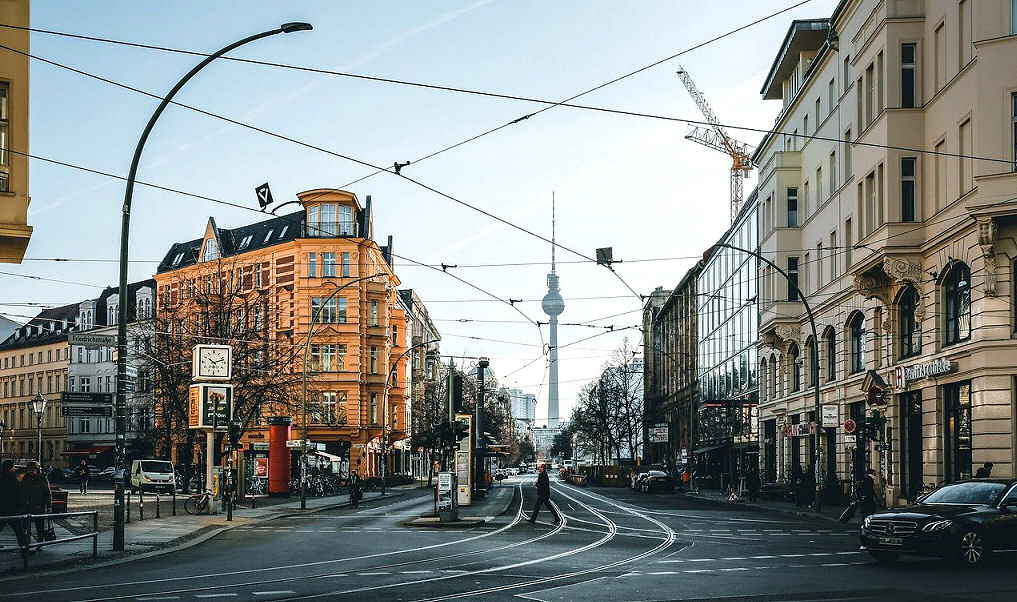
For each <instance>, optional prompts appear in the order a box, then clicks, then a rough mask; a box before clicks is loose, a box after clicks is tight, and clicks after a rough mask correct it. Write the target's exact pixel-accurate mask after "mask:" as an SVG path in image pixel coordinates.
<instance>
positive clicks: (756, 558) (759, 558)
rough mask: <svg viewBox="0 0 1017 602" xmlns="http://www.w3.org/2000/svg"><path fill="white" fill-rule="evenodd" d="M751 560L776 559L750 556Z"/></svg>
mask: <svg viewBox="0 0 1017 602" xmlns="http://www.w3.org/2000/svg"><path fill="white" fill-rule="evenodd" d="M750 558H752V559H753V560H763V559H768V558H776V556H750Z"/></svg>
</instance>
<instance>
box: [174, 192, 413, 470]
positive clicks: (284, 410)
mask: <svg viewBox="0 0 1017 602" xmlns="http://www.w3.org/2000/svg"><path fill="white" fill-rule="evenodd" d="M297 196H298V202H299V204H300V205H301V206H302V209H301V210H300V211H298V212H295V213H291V214H288V215H282V216H279V217H276V218H273V219H269V220H266V221H263V222H259V223H256V224H251V225H248V226H243V227H240V228H235V229H232V230H230V229H221V228H218V227H217V226H216V225H215V221H214V220H213V219H209V222H208V224H207V226H206V229H205V234H204V235H203V236H202V237H201V238H198V239H196V240H192V241H189V242H183V243H176V244H174V245H172V247H171V248H170V249H169V251H168V252H167V254H166V256H165V258H164V260H163V262H162V263H161V264H160V265H159V269H158V273H157V274H156V276H155V280H156V283H157V287H158V289H157V290H158V304H157V305H158V311H157V314H158V316H159V318H158V319H157V323H159V324H163V325H165V326H159V329H160V330H161V329H163V328H164V327H165V328H170V329H172V332H173V333H176V334H179V333H181V332H182V333H185V334H186V333H190V334H193V335H195V336H196V337H197V338H196V339H195V340H200V341H202V342H215V343H221V344H234V345H236V346H239V347H245V346H246V347H245V348H246V349H247V356H248V357H246V358H236V357H235V362H234V363H235V366H234V374H237V371H238V370H241V369H242V370H246V372H245V373H244V374H246V375H250V376H251V379H250V381H249V384H250V386H249V387H248V389H247V397H255V396H259V395H271V397H265V398H264V400H263V401H256V400H254V399H246V400H241V401H243V402H246V403H247V404H248V405H246V406H244V412H243V413H244V415H243V416H242V417H241V419H242V420H243V421H244V425H245V428H244V433H243V436H242V438H241V440H240V442H241V444H242V445H244V446H249V445H250V446H253V445H254V444H262V443H263V442H265V441H267V440H268V436H267V432H268V426H267V424H266V421H267V419H268V418H269V417H282V416H285V417H289V418H291V420H292V430H291V439H298V438H300V437H301V436H302V431H303V426H304V425H303V424H302V423H301V421H302V417H303V407H304V405H303V399H304V397H303V393H302V386H301V384H302V381H303V377H304V376H306V379H307V397H306V399H307V408H308V412H307V415H308V419H307V428H308V438H309V440H310V441H313V442H316V443H324V444H325V447H326V450H325V451H326V453H329V454H330V455H332V456H339V457H340V458H342V461H341V463H342V464H343V465H344V466H348V468H349V469H351V470H357V471H358V472H359V473H360V474H361V475H379V474H380V472H381V461H382V460H381V459H382V457H383V453H384V452H385V451H386V449H385V448H386V444H387V446H388V447H389V449H390V446H391V444H392V443H394V442H396V441H398V440H401V439H403V438H404V437H405V436H406V433H407V420H406V416H407V413H406V404H407V392H406V382H407V370H406V365H407V361H406V358H405V357H404V358H403V360H401V361H400V362H399V364H398V365H393V362H394V361H395V360H396V358H398V357H400V355H401V354H402V353H403V351H405V349H406V345H407V338H408V334H407V320H406V315H405V310H404V309H402V307H400V300H399V294H398V291H397V287H398V285H399V279H398V277H397V276H396V275H395V273H394V271H393V266H392V255H391V246H392V242H391V237H390V238H389V241H388V245H386V246H381V245H379V244H378V243H377V242H375V239H374V234H373V223H372V217H371V199H370V197H367V202H366V205H365V206H362V205H361V204H360V201H359V200H358V199H357V197H356V196H355V195H354V194H352V193H349V192H345V191H341V190H334V189H318V190H309V191H306V192H302V193H299V194H298V195H297ZM226 291H228V294H226ZM210 307H211V310H210V309H209V308H210ZM312 321H313V323H314V324H313V332H312ZM212 331H214V332H215V333H216V336H210V332H212ZM236 332H241V333H244V339H248V340H239V339H237V338H236V337H234V336H228V335H230V333H236ZM250 340H253V341H254V342H255V343H256V344H257V347H251V346H250V344H249V343H250ZM305 349H306V355H307V359H306V364H305ZM186 353H188V354H189V351H186ZM235 356H236V349H235ZM185 359H186V358H185ZM305 365H306V366H307V370H306V371H305V370H304V366H305ZM259 371H260V372H264V373H269V372H270V373H271V374H272V375H282V376H281V377H280V378H281V379H282V380H281V381H278V380H277V381H276V382H281V384H279V385H278V386H275V387H266V386H264V384H263V383H264V378H267V377H268V376H267V375H262V376H261V377H259ZM390 373H391V380H390V379H389V378H390V377H389V374H390ZM259 378H260V379H259ZM234 386H235V387H236V386H237V385H236V383H235V384H234ZM383 437H384V438H385V439H384V440H383ZM176 453H177V449H176V448H175V449H174V454H176ZM388 469H389V472H391V469H392V466H391V464H389V466H388Z"/></svg>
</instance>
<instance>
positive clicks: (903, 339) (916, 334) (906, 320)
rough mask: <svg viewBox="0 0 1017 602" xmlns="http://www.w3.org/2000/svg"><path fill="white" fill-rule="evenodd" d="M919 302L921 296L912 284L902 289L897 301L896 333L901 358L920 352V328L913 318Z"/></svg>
mask: <svg viewBox="0 0 1017 602" xmlns="http://www.w3.org/2000/svg"><path fill="white" fill-rule="evenodd" d="M921 302H922V298H921V296H919V294H918V290H917V289H916V288H915V287H913V286H909V287H907V288H906V289H904V292H903V293H901V295H900V299H899V300H898V302H897V329H898V332H897V335H898V344H899V346H900V357H901V359H904V358H908V357H911V356H914V355H918V354H919V353H921V352H922V328H921V325H920V324H919V323H918V320H917V319H916V318H915V313H916V312H917V311H918V304H919V303H921Z"/></svg>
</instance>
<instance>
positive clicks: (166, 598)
mask: <svg viewBox="0 0 1017 602" xmlns="http://www.w3.org/2000/svg"><path fill="white" fill-rule="evenodd" d="M179 599H180V596H155V597H152V598H135V600H139V601H143V600H179Z"/></svg>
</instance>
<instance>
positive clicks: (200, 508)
mask: <svg viewBox="0 0 1017 602" xmlns="http://www.w3.org/2000/svg"><path fill="white" fill-rule="evenodd" d="M211 503H212V490H211V489H206V490H205V491H204V493H195V494H194V495H192V496H190V497H189V498H187V500H186V501H185V502H184V510H186V511H187V513H188V514H202V513H204V512H207V511H208V507H209V504H211Z"/></svg>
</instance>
